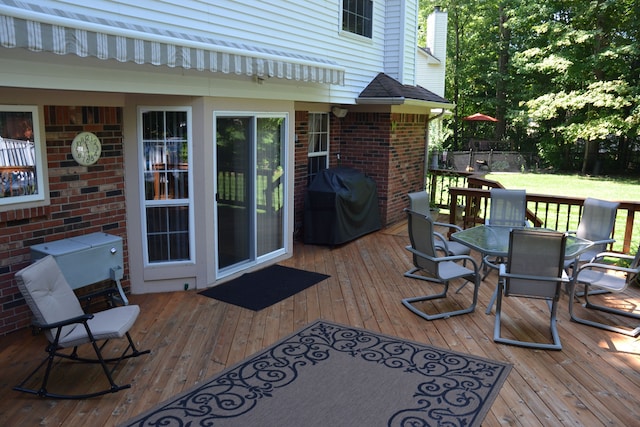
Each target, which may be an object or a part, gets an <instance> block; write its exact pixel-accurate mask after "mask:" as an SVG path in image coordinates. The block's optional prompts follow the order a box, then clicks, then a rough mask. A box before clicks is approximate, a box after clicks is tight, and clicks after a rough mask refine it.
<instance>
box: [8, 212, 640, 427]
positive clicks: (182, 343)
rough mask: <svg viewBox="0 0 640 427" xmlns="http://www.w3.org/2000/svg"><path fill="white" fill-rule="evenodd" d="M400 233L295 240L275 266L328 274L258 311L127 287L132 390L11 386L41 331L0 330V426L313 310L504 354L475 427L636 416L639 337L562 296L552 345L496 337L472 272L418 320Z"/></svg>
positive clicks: (89, 382)
mask: <svg viewBox="0 0 640 427" xmlns="http://www.w3.org/2000/svg"><path fill="white" fill-rule="evenodd" d="M407 243H408V239H407V237H406V231H405V225H404V224H398V225H397V226H395V227H393V226H392V227H389V228H387V229H386V230H383V231H380V232H377V233H373V234H370V235H367V236H365V237H363V238H360V239H358V240H356V241H354V242H351V243H348V244H346V245H344V246H341V247H337V248H327V247H322V246H312V245H304V244H302V243H296V247H295V257H294V258H292V259H290V260H287V261H286V262H284V263H283V264H284V265H288V266H292V267H297V268H302V269H308V270H313V271H318V272H321V273H326V274H329V275H331V277H330V278H329V279H327V280H325V281H324V282H321V283H320V284H318V285H316V286H313V287H311V288H309V289H307V290H305V291H303V292H301V293H299V294H297V295H295V296H294V297H292V298H289V299H287V300H285V301H283V302H281V303H279V304H276V305H274V306H272V307H270V308H267V309H265V310H262V311H260V312H253V311H250V310H245V309H242V308H238V307H236V306H232V305H228V304H225V303H222V302H219V301H216V300H213V299H210V298H206V297H203V296H200V295H198V294H197V292H195V291H186V292H177V293H163V294H154V295H133V296H131V302H132V303H135V304H139V305H140V307H141V316H140V317H139V319H138V322H137V323H136V325H135V326H134V328H133V329H132V334H133V336H134V339H135V340H136V341H137V342H138V343H139V344H140V346H141V348H143V349H145V348H149V349H151V350H152V353H151V354H150V355H147V356H142V357H140V358H137V359H131V360H128V361H125V362H124V363H123V364H121V365H120V367H118V369H117V370H116V372H115V377H116V381H117V382H119V383H126V382H131V383H132V388H131V389H128V390H124V391H121V392H119V393H116V394H108V395H105V396H103V397H99V398H94V399H89V400H84V401H54V400H45V399H40V398H38V397H35V396H30V395H26V394H22V393H18V392H15V391H13V390H11V387H12V386H13V385H15V384H17V383H18V382H19V381H20V380H21V379H22V378H23V377H24V376H26V375H27V374H28V373H29V372H30V370H31V369H32V368H34V367H35V365H36V364H37V363H38V362H39V361H40V360H41V359H42V357H44V352H43V349H44V347H45V338H44V337H43V336H41V335H38V336H32V334H31V332H30V331H28V330H25V331H19V332H17V333H14V334H12V335H10V336H7V337H3V338H2V346H1V348H0V369H1V376H0V384H1V387H0V420H1V421H0V424H2V425H7V426H34V425H42V426H59V425H64V426H102V425H106V426H111V425H115V424H117V423H120V422H124V421H126V420H127V419H129V418H130V417H132V416H134V415H136V414H138V413H140V412H142V411H145V410H146V409H149V408H151V407H153V406H154V405H156V404H157V403H159V402H161V401H163V400H165V399H167V398H169V397H171V396H173V395H175V394H177V393H179V392H181V391H183V390H185V389H187V388H189V387H191V386H193V385H194V384H197V383H199V382H202V381H204V380H205V379H207V378H208V377H210V376H212V375H214V374H215V373H217V372H219V371H221V370H223V369H224V368H225V367H227V366H230V365H232V364H234V363H236V362H239V361H241V360H242V359H244V358H246V357H247V356H249V355H251V354H253V353H255V352H257V351H259V350H261V349H262V348H264V347H266V346H268V345H270V344H272V343H273V342H275V341H277V340H278V339H280V338H281V337H283V336H285V335H287V334H290V333H292V332H293V331H295V330H296V329H298V328H300V327H302V326H304V325H305V324H307V323H308V322H310V321H313V320H315V319H317V318H323V319H326V320H331V321H335V322H339V323H344V324H348V325H353V326H357V327H364V328H367V329H370V330H372V331H379V332H382V333H385V334H391V335H396V336H399V337H404V338H407V339H411V340H415V341H420V342H423V343H429V344H432V345H435V346H438V347H442V348H448V349H452V350H456V351H461V352H466V353H471V354H475V355H479V356H484V357H489V358H493V359H496V360H500V361H506V362H509V363H511V364H513V366H514V369H513V370H512V371H511V373H510V375H509V378H508V379H507V382H506V383H505V385H504V386H503V388H502V390H501V392H500V395H499V397H498V399H497V400H496V402H495V403H494V404H493V406H492V408H491V411H490V412H489V414H488V415H487V417H486V419H485V422H484V425H485V426H497V425H516V426H557V425H571V426H597V425H607V426H614V425H616V426H631V425H640V342H639V340H637V339H632V338H628V337H624V336H622V335H618V334H614V333H609V332H605V331H602V330H599V329H594V328H590V327H587V326H582V325H578V324H576V323H573V322H570V321H569V316H568V312H567V296H566V295H564V296H563V299H562V301H561V304H560V310H559V315H558V319H559V320H558V328H559V331H560V337H561V339H562V343H563V346H564V349H563V350H562V351H559V352H558V351H540V350H531V349H524V348H520V347H513V346H507V345H499V344H496V343H494V342H493V339H492V336H493V335H492V334H493V325H494V316H493V315H486V314H485V313H484V310H485V309H486V304H487V302H488V301H489V298H490V295H491V292H492V291H493V289H494V287H495V283H496V274H495V273H492V274H490V275H489V277H488V278H487V280H486V281H485V282H483V285H482V286H481V290H480V303H479V305H478V307H477V308H476V311H475V312H474V313H471V314H467V315H463V316H457V317H452V318H450V319H446V320H437V321H433V322H429V321H425V320H422V319H421V318H419V317H418V316H416V315H414V314H412V313H411V312H410V311H409V310H407V309H406V308H404V307H403V306H402V305H401V303H400V300H401V299H402V297H405V296H411V295H420V294H424V293H428V292H429V289H428V288H429V286H430V285H428V284H425V283H423V282H421V281H417V280H413V279H409V278H405V277H403V275H402V273H403V272H404V271H406V270H407V269H409V268H410V266H411V260H410V257H409V253H408V252H407V251H406V250H405V249H404V247H405V245H406V244H407ZM419 282H421V283H419ZM456 284H457V283H454V284H453V285H454V286H455V285H456ZM471 291H472V287H471V286H467V287H466V288H464V290H463V291H462V292H461V293H460V294H457V295H452V297H451V298H449V299H448V300H447V302H445V304H449V303H452V302H455V301H459V302H460V303H461V304H464V303H466V302H468V301H469V298H470V296H471ZM629 296H630V297H629V298H627V299H626V300H625V302H626V303H627V304H632V305H635V306H637V305H638V304H640V290H638V288H634V289H632V290H630V291H629ZM607 298H611V297H610V296H609V297H607ZM507 303H508V304H509V307H514V308H515V309H513V310H511V309H509V310H507V311H506V313H507V314H506V315H505V323H506V324H508V325H510V326H509V330H508V331H507V333H509V334H514V335H517V336H518V337H520V338H522V337H526V336H529V337H534V338H535V339H547V335H548V327H547V325H548V309H547V308H546V305H545V304H544V303H543V302H541V301H531V300H524V301H521V300H518V299H515V298H511V299H509V300H508V301H507ZM507 303H505V304H507ZM60 381H61V383H62V384H65V385H66V386H69V387H70V386H71V385H72V384H74V383H79V382H81V383H82V386H83V387H87V386H88V387H91V386H95V387H96V388H97V387H100V386H102V384H103V379H102V377H101V376H100V371H99V368H98V367H94V366H87V365H84V366H83V365H80V366H73V367H71V368H70V369H66V370H65V373H64V376H63V377H62V378H61V379H60ZM389 398H393V397H392V396H390V397H389Z"/></svg>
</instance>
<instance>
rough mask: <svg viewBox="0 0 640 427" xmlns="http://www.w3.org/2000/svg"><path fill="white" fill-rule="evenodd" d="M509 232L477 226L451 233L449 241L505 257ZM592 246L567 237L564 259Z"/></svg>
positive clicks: (508, 228) (506, 228)
mask: <svg viewBox="0 0 640 427" xmlns="http://www.w3.org/2000/svg"><path fill="white" fill-rule="evenodd" d="M511 230H513V227H500V226H491V225H478V226H476V227H473V228H467V229H466V230H462V231H457V232H455V233H453V234H452V235H451V240H453V241H456V242H459V243H462V244H463V245H466V246H469V247H470V248H471V249H475V250H477V251H478V252H482V253H483V254H485V255H492V256H502V257H506V256H508V255H509V233H510V232H511ZM536 230H546V231H555V230H549V229H544V228H536ZM592 245H593V243H592V242H591V241H590V240H585V239H581V238H579V237H576V236H574V235H568V236H567V243H566V247H565V258H575V257H577V256H578V255H580V254H581V253H582V252H584V251H586V250H587V249H589V248H590V247H591V246H592Z"/></svg>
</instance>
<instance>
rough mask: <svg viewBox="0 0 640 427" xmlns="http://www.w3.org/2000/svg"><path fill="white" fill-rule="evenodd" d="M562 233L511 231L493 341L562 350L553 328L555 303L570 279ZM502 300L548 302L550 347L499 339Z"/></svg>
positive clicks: (497, 305) (537, 343)
mask: <svg viewBox="0 0 640 427" xmlns="http://www.w3.org/2000/svg"><path fill="white" fill-rule="evenodd" d="M565 244H566V235H565V233H558V232H551V231H542V230H535V229H533V228H532V229H514V230H512V231H511V233H510V235H509V256H508V259H507V264H506V265H505V264H501V265H500V271H499V282H498V293H497V299H496V319H495V324H494V330H493V340H494V341H495V342H498V343H502V344H511V345H517V346H521V347H528V348H541V349H547V350H561V349H562V344H561V343H560V336H559V335H558V329H557V325H556V314H557V311H558V300H559V299H560V291H561V289H562V284H563V283H568V282H569V278H568V277H567V275H566V273H565V271H564V252H565ZM504 297H521V298H535V299H543V300H546V301H547V304H548V305H549V309H550V319H549V322H550V325H549V326H550V330H551V338H552V341H553V342H552V343H540V342H533V341H520V340H517V339H509V338H504V337H502V336H501V322H502V305H503V302H504V301H503V298H504Z"/></svg>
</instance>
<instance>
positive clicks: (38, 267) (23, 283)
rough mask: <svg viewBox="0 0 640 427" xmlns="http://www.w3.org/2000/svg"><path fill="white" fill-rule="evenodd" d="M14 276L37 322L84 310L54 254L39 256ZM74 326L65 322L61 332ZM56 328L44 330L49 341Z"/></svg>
mask: <svg viewBox="0 0 640 427" xmlns="http://www.w3.org/2000/svg"><path fill="white" fill-rule="evenodd" d="M15 277H16V281H17V283H18V288H19V289H20V292H21V293H22V295H23V296H24V299H25V301H26V302H27V305H28V306H29V308H30V309H31V311H32V312H33V316H34V318H35V321H36V323H37V324H39V325H46V324H50V323H56V322H60V321H63V320H67V319H72V318H74V317H78V316H82V315H83V314H84V311H83V310H82V307H81V306H80V302H79V301H78V297H77V296H76V294H75V293H74V292H73V289H71V287H70V286H69V284H68V283H67V280H66V279H65V277H64V275H63V274H62V271H61V270H60V268H59V267H58V264H57V263H56V260H55V258H54V257H53V256H51V255H49V256H46V257H44V258H42V259H39V260H38V261H36V262H35V263H33V264H31V265H30V266H28V267H25V268H23V269H22V270H20V271H19V272H17V273H16V276H15ZM74 326H75V325H70V326H63V327H62V333H61V334H60V336H61V337H64V336H65V335H67V334H68V333H70V332H71V330H72V329H73V328H74ZM56 332H57V329H53V330H46V331H45V335H46V336H47V339H48V340H49V341H50V342H52V341H54V339H55V334H56Z"/></svg>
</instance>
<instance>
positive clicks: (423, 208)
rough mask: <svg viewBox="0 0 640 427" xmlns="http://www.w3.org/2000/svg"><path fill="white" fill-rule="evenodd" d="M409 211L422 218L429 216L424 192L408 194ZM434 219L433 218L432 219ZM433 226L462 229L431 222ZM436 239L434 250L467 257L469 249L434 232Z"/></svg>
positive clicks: (427, 199) (427, 197) (427, 194)
mask: <svg viewBox="0 0 640 427" xmlns="http://www.w3.org/2000/svg"><path fill="white" fill-rule="evenodd" d="M408 196H409V209H410V210H412V211H414V212H418V213H419V214H422V215H424V216H429V217H430V216H431V215H430V213H429V202H430V197H429V193H428V192H426V191H416V192H413V193H409V194H408ZM432 219H435V218H432ZM433 225H435V226H440V227H447V228H453V229H455V230H456V231H460V230H462V227H460V226H458V225H456V224H449V223H444V222H437V221H433ZM433 234H434V235H435V237H436V239H437V240H436V249H440V250H442V251H443V252H444V253H445V254H447V255H469V254H470V253H471V249H470V248H469V247H468V246H466V245H463V244H462V243H458V242H454V241H451V240H449V239H447V238H446V237H445V236H444V235H443V234H442V233H439V232H437V231H434V233H433Z"/></svg>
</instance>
